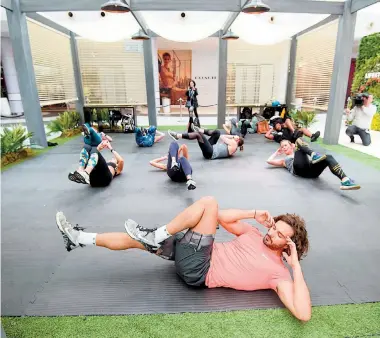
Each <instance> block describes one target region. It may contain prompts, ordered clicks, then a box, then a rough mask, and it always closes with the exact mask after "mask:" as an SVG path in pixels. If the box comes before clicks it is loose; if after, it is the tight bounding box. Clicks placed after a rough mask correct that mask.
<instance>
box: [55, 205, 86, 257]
mask: <svg viewBox="0 0 380 338" xmlns="http://www.w3.org/2000/svg"><path fill="white" fill-rule="evenodd" d="M55 221H56V223H57V227H58V229H59V231H60V232H61V234H62V237H63V241H64V244H65V248H66V250H67V251H71V250H73V249H76V248H77V247H79V246H80V244H79V242H78V236H79V231H78V230H79V229H80V228H73V226H72V225H71V224H70V223H69V222H68V221H67V219H66V217H65V215H64V214H63V212H62V211H59V212H57V214H56V215H55Z"/></svg>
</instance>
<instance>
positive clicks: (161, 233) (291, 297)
mask: <svg viewBox="0 0 380 338" xmlns="http://www.w3.org/2000/svg"><path fill="white" fill-rule="evenodd" d="M244 219H254V220H256V221H257V222H258V223H259V224H262V225H264V226H265V227H267V228H268V232H267V234H266V235H265V236H263V235H262V234H261V233H260V232H259V230H258V229H256V228H255V227H253V226H251V225H250V224H248V223H245V222H242V220H244ZM56 222H57V225H58V228H59V230H60V231H61V233H62V235H63V238H64V243H65V246H66V249H67V250H68V251H71V250H72V249H75V248H77V247H83V246H90V245H96V246H101V247H105V248H108V249H111V250H126V249H132V248H135V249H141V250H147V251H149V252H151V253H154V254H156V255H159V256H161V257H163V258H165V259H169V260H174V262H175V266H176V271H177V274H178V275H179V276H180V277H181V278H182V279H183V280H184V281H185V282H186V283H187V284H188V285H191V286H198V287H207V288H216V287H226V288H232V289H236V290H245V291H255V290H263V289H272V290H274V291H275V292H276V293H277V294H278V296H279V297H280V299H281V301H282V302H283V303H284V305H285V306H286V307H287V308H288V309H289V310H290V312H291V313H292V314H293V315H294V316H295V317H296V318H298V319H299V320H301V321H308V320H309V319H310V317H311V300H310V294H309V290H308V288H307V286H306V283H305V280H304V278H303V274H302V270H301V266H300V263H299V260H300V259H301V258H302V256H303V255H305V254H306V253H307V251H308V247H309V242H308V238H307V231H306V228H305V222H304V220H303V219H302V218H300V217H299V216H297V215H294V214H285V215H280V216H277V217H274V218H272V216H271V215H270V214H269V212H268V211H263V210H235V209H230V210H219V208H218V203H217V201H216V200H215V198H213V197H203V198H201V199H200V200H198V201H197V202H195V203H194V204H193V205H191V206H190V207H188V208H186V209H185V210H184V211H182V212H181V213H180V214H178V215H177V216H176V217H175V218H174V219H173V220H172V221H171V222H169V223H168V224H167V225H165V226H162V227H160V228H158V229H148V228H143V227H141V226H140V225H139V224H138V223H136V222H135V221H132V220H130V219H129V220H127V221H126V222H125V229H126V232H127V233H103V234H97V233H87V232H83V231H81V230H83V229H82V228H79V227H78V226H77V227H73V226H72V225H71V224H70V223H69V222H68V221H67V220H66V217H65V216H64V215H63V213H61V212H59V213H57V215H56ZM218 224H220V225H221V226H223V227H224V228H225V229H226V230H227V231H228V232H230V233H232V234H234V235H236V238H235V239H233V240H232V241H229V242H223V243H214V236H215V233H216V229H217V226H218ZM284 260H286V262H287V263H288V265H289V266H290V267H291V268H292V270H293V279H292V278H291V275H290V272H289V270H288V268H287V267H286V266H285V264H284Z"/></svg>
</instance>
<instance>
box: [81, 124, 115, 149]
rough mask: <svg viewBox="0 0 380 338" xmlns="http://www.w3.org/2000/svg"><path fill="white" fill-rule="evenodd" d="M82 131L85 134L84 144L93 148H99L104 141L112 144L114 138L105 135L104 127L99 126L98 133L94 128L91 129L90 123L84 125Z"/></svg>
mask: <svg viewBox="0 0 380 338" xmlns="http://www.w3.org/2000/svg"><path fill="white" fill-rule="evenodd" d="M82 130H83V134H84V143H85V144H88V145H89V146H91V147H97V146H98V145H99V144H100V143H102V141H110V142H112V138H111V137H110V136H108V135H106V134H104V133H103V131H102V130H103V128H102V126H99V132H98V131H97V130H96V129H95V128H94V127H91V125H90V124H89V123H85V124H83V125H82Z"/></svg>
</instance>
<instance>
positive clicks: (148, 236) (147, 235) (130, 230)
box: [124, 219, 170, 252]
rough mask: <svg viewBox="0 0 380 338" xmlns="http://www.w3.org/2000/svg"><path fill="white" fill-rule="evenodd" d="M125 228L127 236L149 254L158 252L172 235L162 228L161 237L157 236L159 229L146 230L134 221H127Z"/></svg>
mask: <svg viewBox="0 0 380 338" xmlns="http://www.w3.org/2000/svg"><path fill="white" fill-rule="evenodd" d="M124 227H125V231H126V232H127V234H128V235H129V236H131V238H133V239H134V240H136V241H138V242H140V243H141V244H142V245H144V246H145V248H146V249H147V250H148V251H149V252H155V251H157V250H158V249H159V248H160V246H161V243H162V242H163V241H165V239H168V238H169V237H170V235H169V234H168V233H167V232H166V234H165V232H163V231H162V229H161V228H159V230H160V231H159V233H158V235H159V236H157V229H148V228H144V227H142V226H141V225H139V224H138V223H137V222H135V221H134V220H132V219H128V220H126V221H125V223H124ZM165 229H166V227H165ZM160 234H161V235H160Z"/></svg>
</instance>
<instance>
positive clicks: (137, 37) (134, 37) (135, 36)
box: [132, 29, 150, 40]
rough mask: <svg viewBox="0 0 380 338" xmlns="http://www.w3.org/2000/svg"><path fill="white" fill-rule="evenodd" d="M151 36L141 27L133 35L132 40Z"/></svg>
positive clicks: (147, 38) (146, 38) (145, 38)
mask: <svg viewBox="0 0 380 338" xmlns="http://www.w3.org/2000/svg"><path fill="white" fill-rule="evenodd" d="M149 39H150V37H149V36H148V35H146V34H145V33H144V32H143V31H142V30H141V29H140V30H139V31H138V32H137V33H135V34H133V35H132V40H149Z"/></svg>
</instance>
